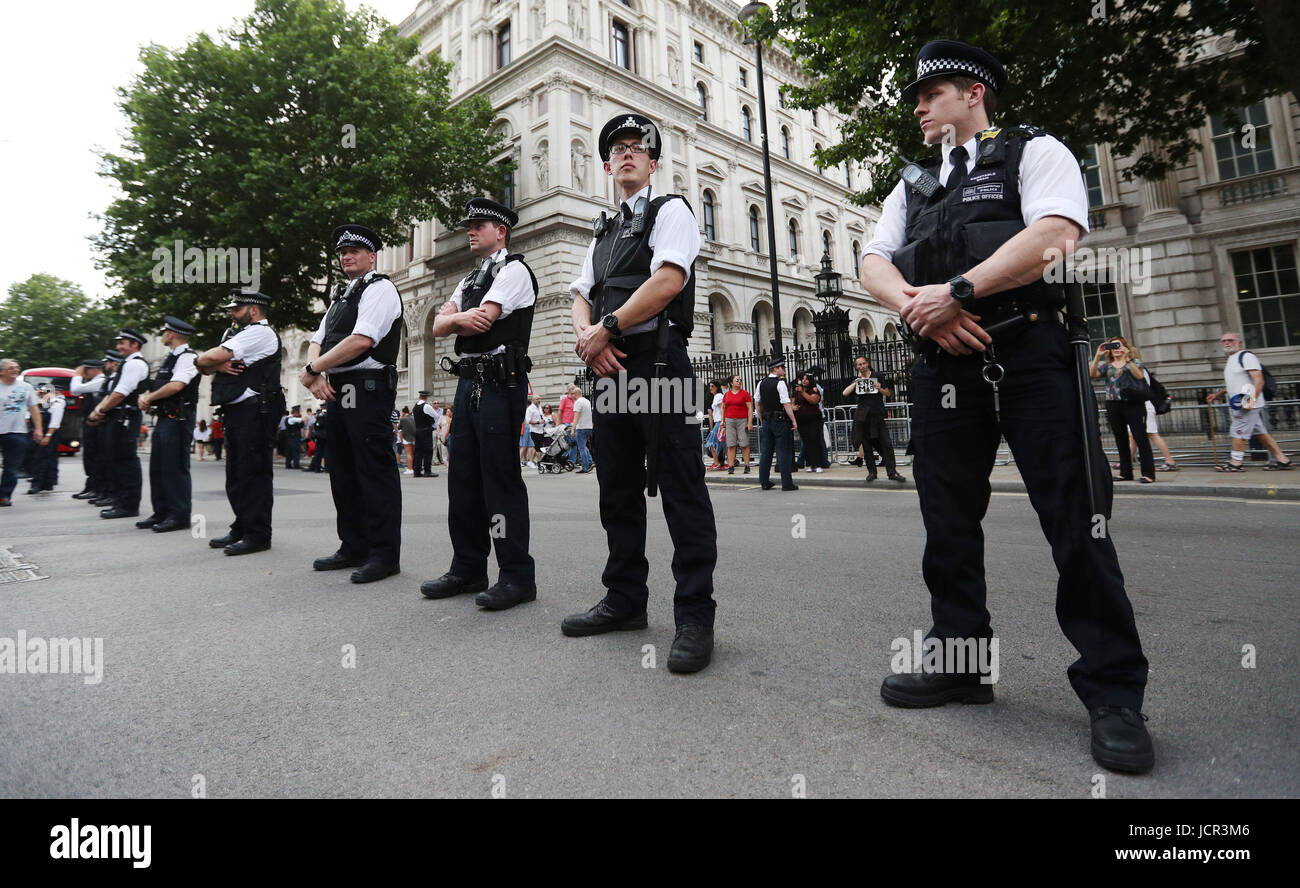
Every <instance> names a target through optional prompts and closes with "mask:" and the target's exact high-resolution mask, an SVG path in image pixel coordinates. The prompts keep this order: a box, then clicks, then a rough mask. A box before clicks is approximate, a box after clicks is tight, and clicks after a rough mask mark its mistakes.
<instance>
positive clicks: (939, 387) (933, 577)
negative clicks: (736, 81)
mask: <svg viewBox="0 0 1300 888" xmlns="http://www.w3.org/2000/svg"><path fill="white" fill-rule="evenodd" d="M1006 88H1007V76H1006V72H1005V71H1004V70H1003V68H1002V65H1001V64H999V62H998V60H997V59H996V58H994V57H993V56H992V55H991V54H989V53H988V52H986V51H984V50H982V49H980V48H978V47H975V46H970V45H968V44H965V43H959V42H958V41H955V40H936V41H934V42H932V43H928V44H926V46H925V47H924V48H922V50H921V52H920V54H919V55H918V56H917V60H916V80H915V82H913V83H911V84H909V85H908V87H907V89H906V90H904V92H903V100H904V102H905V103H907V104H908V105H911V106H913V112H914V114H915V115H916V118H917V120H918V122H919V125H920V128H921V133H922V136H923V137H924V139H925V141H926V143H927V144H929V145H933V146H937V147H938V148H939V152H938V155H937V156H935V157H933V158H932V159H931V160H929V161H928V162H925V163H923V164H921V165H920V166H921V168H920V169H918V168H917V167H916V166H909V167H905V168H904V173H903V176H902V180H901V181H900V182H899V183H898V185H897V186H896V187H895V188H894V190H893V191H892V192H891V193H890V195H889V197H888V198H886V200H885V204H884V206H883V208H882V212H881V218H880V222H879V224H878V225H877V227H876V234H875V237H874V239H873V240H872V241H871V243H869V244H868V245H867V247H866V249H865V250H864V251H863V252H864V255H863V261H862V265H861V267H862V272H861V276H862V284H863V286H864V287H866V288H867V289H868V290H869V291H870V292H871V294H872V295H873V296H875V297H876V298H877V299H878V300H879V301H880V302H881V303H882V304H884V305H886V306H888V307H890V308H893V309H895V310H898V311H899V314H900V317H901V318H902V319H903V321H905V322H906V324H907V326H908V327H909V328H910V334H911V335H912V336H913V341H914V342H915V343H916V344H917V350H918V352H919V357H918V360H917V361H916V363H915V365H914V366H913V368H912V378H911V392H910V394H911V401H912V442H913V447H914V450H915V459H914V461H913V464H912V467H913V476H914V478H915V481H916V487H917V492H918V493H919V494H920V502H921V504H922V508H921V513H922V518H923V520H924V523H925V529H926V545H925V553H924V555H923V558H922V570H923V574H924V577H925V581H926V584H927V585H928V586H929V589H930V610H931V614H932V617H933V620H934V623H933V628H932V629H931V630H930V633H929V637H930V638H933V639H935V641H936V642H942V645H941V647H940V650H943V651H948V652H950V653H949V656H952V657H953V659H952V660H946V661H945V662H944V663H943V664H942V667H941V669H940V670H939V671H931V672H925V671H922V672H911V673H900V674H895V675H890V676H888V677H886V678H885V680H884V683H883V685H882V686H881V690H880V694H881V696H882V697H883V698H884V699H885V701H886V702H887V703H890V704H892V705H895V706H903V707H928V706H940V705H942V704H944V703H948V702H956V701H960V702H963V703H991V702H992V701H993V687H992V685H991V684H989V683H988V680H989V679H990V673H989V664H988V663H987V662H984V663H979V664H977V665H976V666H974V667H972V666H971V665H970V664H965V665H962V664H961V663H960V662H959V661H958V658H957V657H956V650H957V649H958V648H957V645H962V644H978V643H979V642H980V641H984V640H987V639H990V638H992V637H993V629H992V625H991V618H990V615H989V611H988V608H987V605H986V595H987V590H986V586H985V579H984V536H983V532H982V529H981V522H982V520H983V517H984V514H985V512H986V511H987V509H988V505H989V472H990V471H991V470H992V468H993V460H994V456H995V455H996V453H997V448H998V442H999V440H1000V438H1002V437H1005V438H1006V440H1007V443H1008V444H1009V445H1010V446H1011V451H1012V453H1013V454H1014V455H1015V460H1016V466H1017V467H1018V468H1019V470H1020V473H1021V475H1022V476H1023V478H1024V481H1025V486H1026V488H1027V489H1028V491H1029V500H1030V503H1031V504H1032V505H1033V507H1034V509H1035V510H1036V511H1037V512H1038V517H1039V522H1040V524H1041V525H1042V528H1043V531H1044V533H1045V535H1046V536H1047V539H1048V541H1049V542H1050V544H1051V548H1052V556H1053V559H1054V561H1055V562H1056V568H1057V571H1058V581H1057V587H1056V612H1057V618H1058V620H1059V621H1060V624H1061V629H1062V630H1063V631H1064V633H1065V635H1066V637H1067V638H1068V639H1069V640H1070V642H1071V643H1072V644H1073V645H1074V646H1075V648H1076V649H1077V650H1078V651H1079V654H1080V657H1079V659H1078V660H1077V661H1076V662H1075V663H1074V664H1073V665H1072V666H1070V668H1069V670H1068V677H1069V680H1070V684H1071V685H1072V686H1073V688H1074V691H1075V693H1076V694H1077V695H1078V696H1079V698H1080V700H1081V701H1082V702H1083V704H1084V706H1085V707H1086V708H1087V710H1088V713H1089V716H1090V719H1091V734H1092V737H1091V740H1092V755H1093V758H1094V759H1095V760H1096V761H1097V762H1098V763H1099V764H1101V765H1102V766H1103V767H1107V768H1110V769H1112V770H1117V771H1130V772H1141V771H1146V770H1149V769H1150V768H1151V766H1152V764H1153V762H1154V752H1153V749H1152V745H1151V738H1150V736H1149V735H1148V733H1147V730H1146V727H1145V725H1144V717H1143V715H1142V713H1141V709H1142V701H1143V696H1144V692H1145V688H1146V681H1147V660H1146V657H1145V656H1144V655H1143V653H1142V645H1141V642H1140V641H1139V639H1138V631H1137V626H1136V623H1135V621H1134V618H1133V608H1132V605H1131V604H1130V603H1129V599H1128V595H1127V593H1126V592H1125V590H1124V576H1123V574H1122V573H1121V572H1120V567H1119V561H1118V558H1117V557H1116V554H1115V547H1114V545H1113V544H1112V542H1111V540H1110V538H1109V535H1108V534H1107V533H1106V532H1104V527H1105V525H1104V519H1105V518H1107V517H1108V516H1109V511H1110V499H1111V497H1110V487H1109V483H1106V484H1105V486H1104V487H1103V488H1098V489H1095V490H1093V491H1091V492H1090V491H1089V488H1088V483H1087V481H1086V472H1085V447H1087V448H1088V450H1089V451H1091V453H1092V459H1093V464H1094V465H1105V456H1104V455H1103V454H1102V451H1101V442H1100V439H1099V437H1098V436H1097V434H1096V430H1095V428H1093V429H1089V430H1086V433H1085V429H1084V423H1083V420H1082V415H1081V411H1080V409H1079V403H1080V402H1079V398H1080V397H1081V396H1082V397H1084V398H1085V403H1086V404H1090V406H1091V410H1092V412H1093V413H1094V414H1095V412H1096V406H1095V403H1091V397H1092V391H1091V387H1086V391H1080V390H1079V389H1077V388H1076V380H1075V368H1074V361H1073V358H1072V353H1071V346H1070V344H1069V337H1068V336H1067V333H1066V329H1065V327H1064V325H1063V324H1062V323H1061V320H1060V315H1059V309H1060V308H1061V307H1062V305H1063V303H1064V290H1063V288H1062V287H1061V285H1060V284H1059V283H1053V282H1049V280H1048V278H1047V277H1046V276H1045V275H1044V272H1045V271H1046V270H1047V268H1048V266H1049V261H1048V259H1047V258H1046V257H1048V256H1050V255H1052V253H1053V251H1057V252H1056V255H1061V254H1062V253H1064V252H1066V251H1067V250H1068V249H1070V247H1071V246H1072V244H1073V243H1074V242H1075V241H1076V240H1077V239H1078V238H1080V237H1082V236H1083V235H1084V234H1086V233H1087V231H1088V196H1087V191H1086V189H1085V187H1084V182H1083V177H1082V175H1081V173H1080V170H1079V163H1078V161H1077V160H1076V159H1075V157H1074V155H1073V154H1072V153H1071V152H1070V150H1069V149H1068V148H1066V146H1065V145H1063V144H1062V143H1061V142H1060V141H1058V140H1057V139H1056V138H1055V137H1053V136H1051V135H1050V134H1048V133H1045V132H1043V131H1042V130H1040V129H1038V128H1036V127H1033V126H1029V125H1024V124H1022V125H1019V126H1012V127H1002V128H995V127H993V126H992V125H991V123H990V118H991V117H992V116H993V115H994V114H995V112H996V104H997V100H998V98H999V97H1000V96H1001V95H1002V94H1003V93H1004V91H1005V90H1006ZM1018 282H1019V283H1018ZM1103 475H1104V473H1103ZM1107 482H1108V478H1107ZM1094 500H1095V508H1096V509H1097V510H1099V511H1100V512H1101V513H1102V514H1097V515H1094V514H1092V513H1093V510H1094V505H1093V501H1094ZM1099 519H1101V521H1099ZM1099 527H1100V528H1102V529H1103V532H1101V533H1098V532H1097V529H1098V528H1099ZM949 642H952V643H953V644H949ZM966 649H969V648H966Z"/></svg>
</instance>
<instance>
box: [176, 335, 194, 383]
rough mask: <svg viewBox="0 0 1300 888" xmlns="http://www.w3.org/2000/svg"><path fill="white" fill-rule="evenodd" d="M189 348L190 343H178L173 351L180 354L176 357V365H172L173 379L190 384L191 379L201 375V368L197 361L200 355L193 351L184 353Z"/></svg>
mask: <svg viewBox="0 0 1300 888" xmlns="http://www.w3.org/2000/svg"><path fill="white" fill-rule="evenodd" d="M187 348H189V346H188V345H178V346H176V347H175V348H174V349H172V351H171V353H172V354H174V355H180V357H179V358H177V359H176V366H174V367H172V378H171V381H172V382H179V383H181V384H182V385H189V382H190V380H191V379H193V378H194V377H196V376H198V375H199V368H198V365H197V364H196V363H195V361H197V360H198V359H199V356H198V355H196V354H194V353H193V352H190V353H189V354H182V352H184V351H185V349H187Z"/></svg>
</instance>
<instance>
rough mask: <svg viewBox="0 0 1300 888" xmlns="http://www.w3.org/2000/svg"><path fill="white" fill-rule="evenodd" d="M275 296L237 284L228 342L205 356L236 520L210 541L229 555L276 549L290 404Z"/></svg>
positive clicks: (202, 369)
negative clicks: (279, 429) (280, 452)
mask: <svg viewBox="0 0 1300 888" xmlns="http://www.w3.org/2000/svg"><path fill="white" fill-rule="evenodd" d="M270 307H271V297H270V296H267V295H266V294H264V293H257V292H253V291H250V290H232V291H231V293H230V302H228V303H226V305H225V308H226V309H227V310H228V311H229V312H230V319H231V322H232V326H231V327H230V329H228V330H226V332H225V334H224V335H223V336H222V337H221V344H220V345H218V346H216V347H215V348H211V349H208V350H207V351H206V352H204V353H203V354H201V355H199V358H198V362H197V363H198V368H199V371H200V372H202V373H211V374H214V375H213V377H212V406H213V407H216V408H218V409H220V410H221V419H222V422H223V423H224V425H223V429H224V431H223V434H224V435H225V440H226V459H225V463H226V499H227V500H228V501H229V502H230V509H231V511H233V512H234V513H235V519H234V521H232V522H231V524H230V532H229V533H227V534H226V535H225V536H221V537H217V538H216V539H212V540H208V546H210V547H211V548H213V549H221V550H223V551H224V552H225V553H226V554H227V555H251V554H253V553H254V552H265V551H266V550H267V549H269V548H271V509H272V507H273V506H274V504H275V492H274V489H273V486H272V485H273V481H274V473H275V430H276V425H277V423H278V422H279V420H280V412H281V411H282V410H283V408H284V394H283V393H282V391H281V388H280V369H281V368H280V354H281V345H280V335H279V334H278V333H276V332H275V330H273V329H271V325H270V324H269V323H267V320H266V313H267V311H269V310H270Z"/></svg>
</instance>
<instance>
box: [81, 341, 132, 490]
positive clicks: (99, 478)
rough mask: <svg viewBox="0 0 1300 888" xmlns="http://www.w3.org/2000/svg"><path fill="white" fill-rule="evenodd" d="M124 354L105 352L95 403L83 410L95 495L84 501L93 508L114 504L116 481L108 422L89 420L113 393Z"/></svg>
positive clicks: (111, 350)
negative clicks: (91, 452) (91, 444)
mask: <svg viewBox="0 0 1300 888" xmlns="http://www.w3.org/2000/svg"><path fill="white" fill-rule="evenodd" d="M122 361H123V355H122V353H121V352H120V351H118V350H117V349H115V348H110V349H108V350H107V351H106V352H104V373H103V375H102V376H100V380H101V383H100V387H99V392H98V393H97V394H96V396H95V401H94V404H91V405H90V407H89V408H88V409H87V410H86V419H85V423H84V426H85V428H84V429H83V432H86V431H89V432H93V433H94V437H95V446H94V451H95V473H94V474H95V495H94V496H93V497H90V498H89V499H87V500H86V502H88V503H90V504H91V505H92V506H97V507H101V508H102V507H103V506H111V505H113V503H114V502H116V501H117V497H116V492H117V482H116V481H115V480H114V478H113V453H112V451H111V450H110V449H109V447H110V444H111V441H110V440H109V434H108V433H109V429H108V424H107V423H99V424H95V423H93V422H91V419H90V417H91V416H92V415H93V414H94V412H95V406H96V405H98V404H102V403H103V402H104V399H105V398H107V397H108V393H109V392H110V391H112V390H113V381H114V379H116V377H117V368H118V367H120V366H122Z"/></svg>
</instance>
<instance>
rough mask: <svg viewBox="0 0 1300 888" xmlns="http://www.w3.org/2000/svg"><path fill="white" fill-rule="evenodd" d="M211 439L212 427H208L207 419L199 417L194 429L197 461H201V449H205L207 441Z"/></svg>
mask: <svg viewBox="0 0 1300 888" xmlns="http://www.w3.org/2000/svg"><path fill="white" fill-rule="evenodd" d="M211 440H212V429H210V428H208V421H207V420H206V419H200V420H199V424H198V427H197V428H195V429H194V449H195V450H197V451H198V452H199V462H203V451H204V450H206V449H207V447H208V442H209V441H211Z"/></svg>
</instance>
